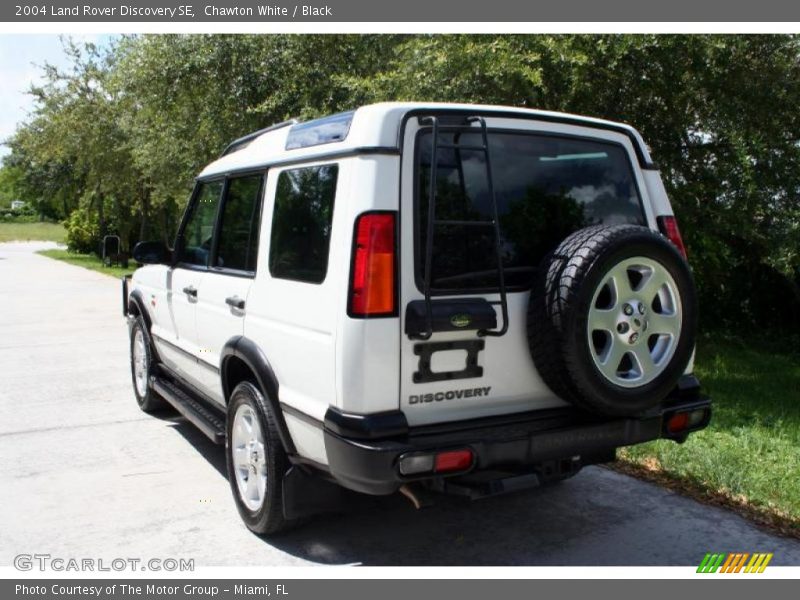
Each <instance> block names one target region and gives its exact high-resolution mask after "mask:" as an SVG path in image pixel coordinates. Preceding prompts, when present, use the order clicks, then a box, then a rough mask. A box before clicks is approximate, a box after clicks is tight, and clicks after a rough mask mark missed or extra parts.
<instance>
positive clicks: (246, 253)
mask: <svg viewBox="0 0 800 600" xmlns="http://www.w3.org/2000/svg"><path fill="white" fill-rule="evenodd" d="M263 181H264V175H263V174H262V173H253V174H250V175H243V176H237V177H232V178H229V179H228V180H227V182H226V185H225V192H224V194H223V200H222V205H221V207H220V209H219V219H218V221H217V226H216V234H215V237H214V242H213V247H212V251H211V255H210V259H209V267H208V270H207V271H206V272H205V273H203V274H202V276H201V279H200V286H199V287H200V293H199V294H198V298H197V304H196V307H197V308H196V311H197V313H196V315H197V316H196V321H197V344H198V351H199V353H200V354H199V358H200V359H201V361H202V362H201V364H200V367H202V368H201V369H199V370H198V372H197V377H198V378H199V379H200V380H201V383H202V388H203V390H204V391H205V392H206V393H207V394H208V395H209V396H210V397H211V399H213V400H215V401H217V402H218V403H219V404H220V405H223V406H224V404H225V400H224V397H223V394H222V387H221V378H220V373H219V366H220V356H221V352H222V349H223V347H224V346H225V343H226V342H227V341H228V340H230V339H231V338H232V337H234V336H236V335H242V334H244V316H245V314H246V312H247V300H248V295H249V293H250V287H251V285H252V283H253V278H254V277H255V273H256V266H257V265H256V257H257V255H258V231H259V225H260V215H261V198H262V193H263Z"/></svg>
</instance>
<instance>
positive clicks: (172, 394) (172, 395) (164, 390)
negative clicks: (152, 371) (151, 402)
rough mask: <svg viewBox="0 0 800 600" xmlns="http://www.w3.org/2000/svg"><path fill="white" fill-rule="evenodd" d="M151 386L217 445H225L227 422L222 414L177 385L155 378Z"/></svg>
mask: <svg viewBox="0 0 800 600" xmlns="http://www.w3.org/2000/svg"><path fill="white" fill-rule="evenodd" d="M151 386H152V388H153V390H155V392H156V393H157V394H158V395H159V396H161V397H162V398H164V400H166V401H167V402H169V403H170V404H171V405H172V406H174V407H175V410H177V411H178V412H179V413H181V414H182V415H183V416H184V417H186V419H187V420H188V421H189V422H190V423H192V424H193V425H194V426H195V427H197V428H198V429H199V430H200V431H202V432H203V433H204V434H205V435H206V436H208V438H209V439H210V440H211V441H212V442H214V443H215V444H224V443H225V421H224V419H223V418H221V417H222V414H221V413H220V412H219V411H216V410H214V409H213V408H210V407H208V406H207V405H206V404H205V403H203V402H201V401H199V400H196V399H195V398H193V397H192V396H190V395H189V394H188V393H186V391H184V390H183V388H181V387H180V386H178V385H177V384H175V383H173V382H171V381H169V380H166V379H163V378H160V377H154V378H153V379H152V380H151Z"/></svg>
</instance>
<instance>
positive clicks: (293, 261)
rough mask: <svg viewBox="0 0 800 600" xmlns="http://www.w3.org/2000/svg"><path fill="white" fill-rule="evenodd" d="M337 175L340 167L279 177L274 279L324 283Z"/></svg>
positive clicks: (272, 248) (272, 245)
mask: <svg viewBox="0 0 800 600" xmlns="http://www.w3.org/2000/svg"><path fill="white" fill-rule="evenodd" d="M338 173H339V168H338V166H337V165H324V166H318V167H307V168H302V169H293V170H289V171H283V172H282V173H281V174H280V175H279V176H278V182H277V189H276V192H275V210H274V214H273V217H272V237H271V243H270V251H269V270H270V273H271V274H272V276H273V277H277V278H281V279H293V280H296V281H305V282H308V283H322V282H323V281H324V280H325V274H326V273H327V271H328V247H329V244H330V237H331V220H332V218H333V200H334V196H335V195H336V178H337V176H338Z"/></svg>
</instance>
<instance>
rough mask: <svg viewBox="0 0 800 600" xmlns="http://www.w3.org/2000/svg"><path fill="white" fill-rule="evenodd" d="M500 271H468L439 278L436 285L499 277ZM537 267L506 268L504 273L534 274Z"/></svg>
mask: <svg viewBox="0 0 800 600" xmlns="http://www.w3.org/2000/svg"><path fill="white" fill-rule="evenodd" d="M497 271H498V269H488V270H486V271H468V272H466V273H459V274H458V275H449V276H448V277H437V278H436V279H435V280H434V283H435V284H437V285H438V284H442V283H456V282H459V281H469V280H470V279H479V278H481V277H487V276H490V275H493V276H497ZM535 271H536V267H506V268H504V269H503V273H534V272H535Z"/></svg>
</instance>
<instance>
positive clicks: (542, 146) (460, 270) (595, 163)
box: [417, 129, 645, 293]
mask: <svg viewBox="0 0 800 600" xmlns="http://www.w3.org/2000/svg"><path fill="white" fill-rule="evenodd" d="M431 137H432V136H431V133H430V132H424V133H422V134H420V136H419V138H418V144H417V148H418V150H417V225H418V228H417V265H418V266H417V274H418V280H419V282H422V281H423V280H424V277H425V272H424V269H425V259H424V257H425V252H426V241H427V240H426V232H427V222H428V190H429V186H430V177H431ZM439 138H440V143H441V144H443V145H454V144H458V145H460V146H470V147H474V146H480V145H481V136H480V134H479V133H472V132H465V131H464V130H463V129H462V130H461V131H457V130H453V131H450V132H448V131H442V130H440V132H439ZM489 153H490V156H491V160H492V165H491V166H492V175H493V178H494V185H495V195H496V197H497V208H498V214H499V218H500V232H501V247H502V255H503V266H504V272H505V279H506V285H507V286H508V287H512V288H526V287H528V286H529V283H530V280H531V277H532V274H533V271H534V268H535V267H536V265H538V264H539V262H540V261H541V259H542V258H543V257H544V255H545V254H546V253H547V252H549V251H550V250H552V249H553V248H554V247H555V246H556V245H557V244H558V243H559V242H560V241H561V240H563V239H564V238H565V237H566V236H567V235H569V234H570V233H572V232H573V231H576V230H578V229H581V228H583V227H586V226H588V225H595V224H601V223H603V224H609V225H610V224H618V223H634V224H639V225H643V224H644V223H645V218H644V213H643V211H642V205H641V200H640V198H639V192H638V189H637V187H636V183H635V179H634V175H633V170H632V167H631V163H630V161H629V159H628V154H627V152H626V151H625V149H624V148H623V147H622V146H620V145H618V144H615V143H612V142H600V141H596V140H586V139H582V138H574V137H564V136H555V135H543V134H527V133H520V132H514V133H501V132H490V133H489ZM437 155H438V156H437V164H438V169H437V176H436V219H437V220H456V221H486V220H490V219H491V218H492V202H491V195H490V193H489V186H488V183H487V176H486V175H487V170H486V159H485V154H484V153H483V152H482V151H480V150H472V149H470V150H467V149H453V148H443V147H441V146H440V147H439V149H438V151H437ZM431 286H432V288H433V290H434V291H436V292H438V293H446V292H455V293H457V292H460V291H463V290H475V289H493V288H496V287H497V262H496V257H495V248H494V231H493V229H492V228H490V227H476V226H470V225H464V224H459V225H437V226H436V228H435V232H434V249H433V262H432V269H431ZM420 287H422V286H421V283H420Z"/></svg>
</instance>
